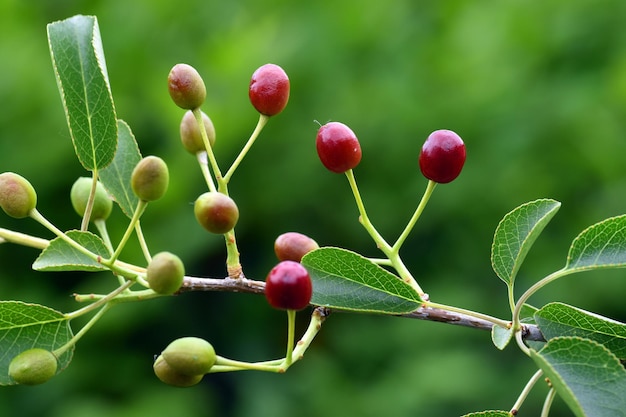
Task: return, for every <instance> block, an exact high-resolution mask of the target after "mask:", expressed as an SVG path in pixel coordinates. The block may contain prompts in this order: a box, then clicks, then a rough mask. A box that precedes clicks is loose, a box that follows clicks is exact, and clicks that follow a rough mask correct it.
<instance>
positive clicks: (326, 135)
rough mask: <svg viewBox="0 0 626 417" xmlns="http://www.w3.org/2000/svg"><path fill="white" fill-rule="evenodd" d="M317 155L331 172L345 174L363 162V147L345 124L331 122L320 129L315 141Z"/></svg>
mask: <svg viewBox="0 0 626 417" xmlns="http://www.w3.org/2000/svg"><path fill="white" fill-rule="evenodd" d="M315 145H316V148H317V155H318V156H319V158H320V161H322V164H323V165H324V166H325V167H326V169H328V170H329V171H331V172H335V173H337V174H341V173H344V172H346V171H348V170H351V169H353V168H355V167H356V166H357V165H359V162H361V145H360V144H359V140H358V139H357V137H356V135H355V134H354V132H353V131H352V130H351V129H350V128H349V127H348V126H346V125H345V124H343V123H340V122H330V123H327V124H325V125H323V126H321V127H320V128H319V130H318V131H317V137H316V139H315Z"/></svg>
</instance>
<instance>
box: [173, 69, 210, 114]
mask: <svg viewBox="0 0 626 417" xmlns="http://www.w3.org/2000/svg"><path fill="white" fill-rule="evenodd" d="M167 86H168V89H169V92H170V97H172V100H174V103H176V105H177V106H178V107H181V108H183V109H185V110H194V109H197V108H198V107H200V106H201V105H202V103H204V100H205V99H206V87H205V85H204V81H203V80H202V77H201V76H200V74H199V73H198V71H196V69H195V68H194V67H192V66H191V65H187V64H176V65H174V67H173V68H172V70H171V71H170V73H169V75H168V76H167Z"/></svg>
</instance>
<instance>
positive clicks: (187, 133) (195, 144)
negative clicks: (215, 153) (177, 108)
mask: <svg viewBox="0 0 626 417" xmlns="http://www.w3.org/2000/svg"><path fill="white" fill-rule="evenodd" d="M202 121H203V122H204V129H205V130H206V134H207V138H208V139H209V144H210V145H211V146H213V145H214V144H215V127H214V126H213V122H212V121H211V119H210V118H209V116H207V115H206V114H205V113H204V112H202ZM180 141H181V142H182V144H183V147H184V148H185V149H186V150H187V152H189V153H191V154H194V155H195V154H197V153H198V152H201V151H205V150H206V148H205V146H204V141H203V140H202V133H200V129H199V127H198V122H197V121H196V117H195V116H194V114H193V112H192V111H191V110H189V111H187V112H185V115H184V116H183V119H182V120H181V121H180Z"/></svg>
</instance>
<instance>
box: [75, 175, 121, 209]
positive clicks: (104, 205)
mask: <svg viewBox="0 0 626 417" xmlns="http://www.w3.org/2000/svg"><path fill="white" fill-rule="evenodd" d="M92 182H93V180H92V179H91V178H88V177H80V178H79V179H77V180H76V182H74V185H72V189H71V190H70V200H71V201H72V207H74V210H76V213H78V215H79V216H84V215H85V210H86V209H87V201H88V200H89V193H90V192H91V184H92ZM112 210H113V200H111V199H110V198H109V195H108V193H107V192H106V190H105V189H104V186H103V185H102V183H100V182H98V183H97V185H96V196H95V199H94V201H93V208H92V210H91V217H90V219H92V220H106V219H108V218H109V215H110V214H111V211H112Z"/></svg>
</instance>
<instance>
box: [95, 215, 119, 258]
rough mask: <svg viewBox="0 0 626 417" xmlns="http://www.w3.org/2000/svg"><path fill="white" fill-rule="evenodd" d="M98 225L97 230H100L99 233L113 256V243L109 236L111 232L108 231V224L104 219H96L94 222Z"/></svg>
mask: <svg viewBox="0 0 626 417" xmlns="http://www.w3.org/2000/svg"><path fill="white" fill-rule="evenodd" d="M93 223H94V224H95V225H96V229H98V233H100V237H101V238H102V241H103V242H104V246H106V247H107V250H108V251H109V253H110V254H113V251H114V249H113V243H111V237H110V236H109V231H108V230H107V224H106V221H105V220H104V219H96V220H94V222H93Z"/></svg>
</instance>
